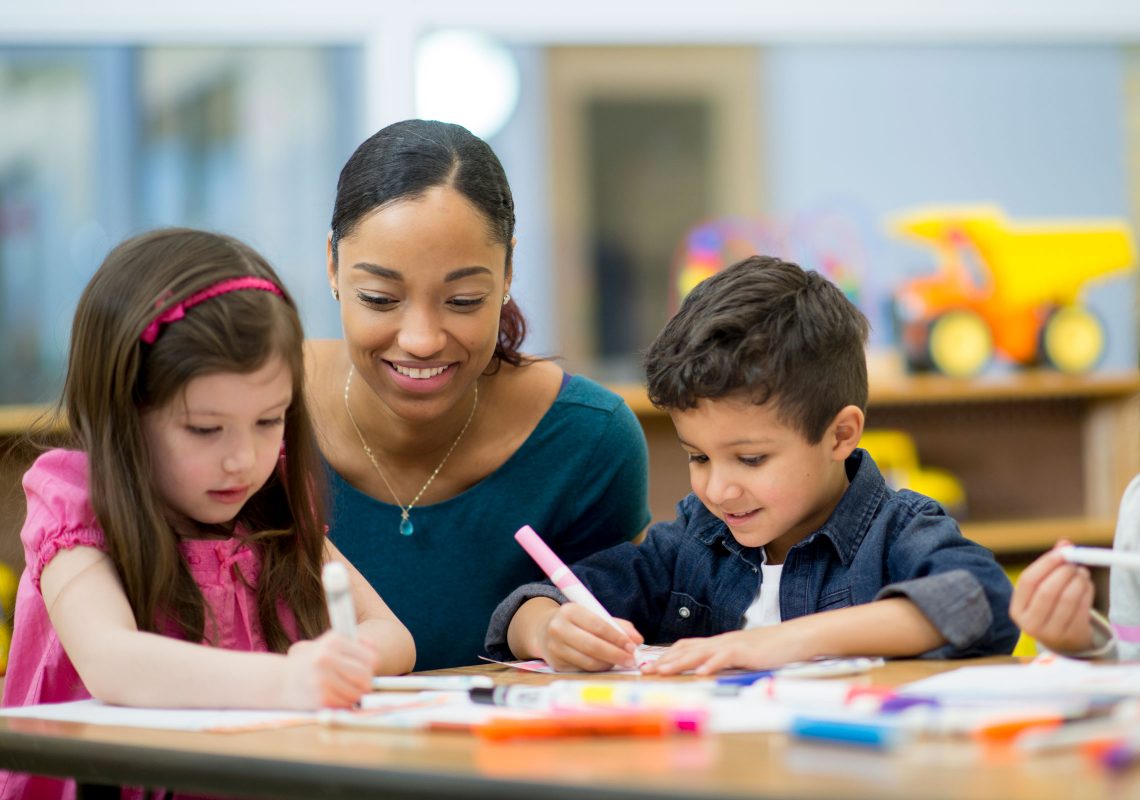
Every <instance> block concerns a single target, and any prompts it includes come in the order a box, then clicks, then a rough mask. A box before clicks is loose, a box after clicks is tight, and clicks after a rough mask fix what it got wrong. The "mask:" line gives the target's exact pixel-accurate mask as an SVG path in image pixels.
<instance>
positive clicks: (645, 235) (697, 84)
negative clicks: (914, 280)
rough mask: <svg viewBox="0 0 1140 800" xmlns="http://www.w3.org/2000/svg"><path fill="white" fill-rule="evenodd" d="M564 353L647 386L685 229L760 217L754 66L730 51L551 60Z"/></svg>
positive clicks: (586, 367) (634, 50)
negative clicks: (646, 371) (645, 366)
mask: <svg viewBox="0 0 1140 800" xmlns="http://www.w3.org/2000/svg"><path fill="white" fill-rule="evenodd" d="M548 65H549V68H548V73H549V89H548V91H549V95H550V102H549V107H550V109H551V111H550V113H551V119H550V128H549V129H550V136H551V145H550V164H551V179H550V183H551V192H552V195H551V209H552V216H553V219H554V225H553V228H554V230H555V231H556V232H557V233H556V238H555V242H554V248H553V251H554V265H555V281H556V285H555V295H556V296H557V297H558V298H559V305H558V308H559V311H560V316H559V320H558V330H559V341H560V344H561V353H562V354H563V355H564V356H565V358H566V360H567V362H568V364H569V366H570V368H571V369H577V370H582V371H587V372H589V373H590V374H592V375H594V376H595V377H598V378H601V379H603V380H608V381H635V382H640V380H641V369H640V363H639V355H638V354H639V351H641V350H643V349H644V348H645V347H646V346H647V345H648V344H649V342H650V341H651V340H652V338H653V336H654V335H655V334H656V333H657V331H658V330H660V328H661V326H662V325H663V324H664V323H665V320H666V319H667V317H668V297H669V282H670V273H671V270H672V266H673V260H674V257H675V254H676V252H677V248H678V247H679V246H680V245H681V243H682V239H683V237H684V235H685V233H686V231H687V230H688V229H689V228H690V227H692V226H693V225H694V224H696V223H697V222H700V221H701V220H703V219H706V218H708V217H710V216H736V215H740V216H745V215H748V214H755V213H756V212H757V211H758V210H759V206H760V203H759V195H760V188H759V187H760V186H761V177H762V176H761V174H760V168H759V154H760V152H761V150H762V148H761V142H760V137H759V133H758V125H757V120H756V110H757V108H758V107H759V100H760V98H759V75H760V70H759V56H758V54H757V51H756V50H754V49H752V48H736V47H554V48H550V49H549V50H548Z"/></svg>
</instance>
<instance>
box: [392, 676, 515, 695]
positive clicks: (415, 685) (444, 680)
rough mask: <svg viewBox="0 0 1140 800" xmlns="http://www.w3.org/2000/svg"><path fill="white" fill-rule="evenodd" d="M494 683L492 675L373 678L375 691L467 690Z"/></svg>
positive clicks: (487, 686)
mask: <svg viewBox="0 0 1140 800" xmlns="http://www.w3.org/2000/svg"><path fill="white" fill-rule="evenodd" d="M494 685H495V681H494V679H492V678H491V676H490V675H385V676H381V677H377V678H373V679H372V691H374V692H381V691H393V692H466V691H468V690H469V689H474V688H476V687H480V688H491V687H492V686H494Z"/></svg>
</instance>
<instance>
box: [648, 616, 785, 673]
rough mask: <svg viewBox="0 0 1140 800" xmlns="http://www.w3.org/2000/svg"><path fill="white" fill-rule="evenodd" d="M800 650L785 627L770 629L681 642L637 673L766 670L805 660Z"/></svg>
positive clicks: (682, 640) (776, 626)
mask: <svg viewBox="0 0 1140 800" xmlns="http://www.w3.org/2000/svg"><path fill="white" fill-rule="evenodd" d="M800 647H801V642H800V637H798V636H796V635H795V634H794V633H793V632H791V631H790V629H789V628H788V626H787V625H785V624H781V625H770V626H766V627H763V628H752V629H750V630H746V631H732V632H731V633H722V634H719V635H717V636H708V637H705V638H702V639H681V640H679V641H677V642H675V643H674V644H673V645H672V646H670V647H669V649H668V650H666V651H665V653H664V654H662V656H661V657H660V658H658V659H657V660H656V661H653V662H650V663H649V664H646V665H645V666H644V667H642V670H641V671H642V672H644V673H645V674H646V675H677V674H679V673H681V672H686V671H688V670H693V671H694V672H695V673H696V674H698V675H711V674H712V673H714V672H719V671H720V670H722V669H768V668H770V667H779V666H782V665H784V664H787V663H789V662H792V661H800V660H803V659H804V658H806V657H807V655H806V654H804V653H802V652H800Z"/></svg>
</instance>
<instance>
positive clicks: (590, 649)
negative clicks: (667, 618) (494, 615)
mask: <svg viewBox="0 0 1140 800" xmlns="http://www.w3.org/2000/svg"><path fill="white" fill-rule="evenodd" d="M515 539H516V540H517V541H518V543H519V544H520V545H522V547H523V549H524V550H526V551H527V553H529V554H530V557H531V558H533V559H534V560H535V562H536V563H537V564H538V565H539V567H541V568H542V571H543V572H545V573H546V576H547V577H548V578H550V580H551V582H552V583H553V584H554V585H555V586H557V587H558V588H559V590H560V591H561V592H562V593H563V594H564V595H566V598H567V599H568V600H569V601H570V602H568V603H566V604H564V605H561V606H560V605H559V604H558V603H556V602H555V601H553V600H551V599H549V598H545V597H536V598H534V599H533V600H530V601H528V602H527V603H526V604H525V605H524V606H523V608H522V609H520V610H519V612H520V613H519V619H518V623H519V627H518V629H517V630H520V631H526V632H529V633H530V635H531V637H532V638H533V640H532V642H531V648H529V649H531V650H532V652H537V653H540V654H541V656H542V658H543V660H544V661H546V663H547V664H549V665H550V666H551V667H553V668H554V669H556V670H558V671H560V672H562V671H576V670H582V671H586V672H600V671H602V670H607V669H610V668H611V667H614V666H619V667H626V668H630V669H632V668H636V667H637V666H638V663H637V656H636V653H637V648H638V647H639V646H641V645H642V644H644V642H645V640H644V638H643V637H642V636H641V634H640V633H638V632H637V629H636V628H634V627H633V625H632V624H630V623H629V622H628V621H627V620H624V619H614V618H613V617H612V616H610V614H609V612H608V611H606V609H605V608H604V607H603V606H602V605H601V603H599V602H598V600H597V598H595V597H594V596H593V595H592V594H590V591H589V590H588V589H587V588H586V587H585V586H583V585H582V582H581V581H579V580H578V578H577V577H576V576H575V575H574V573H573V572H571V571H570V568H569V567H567V566H566V565H565V564H563V563H562V559H560V558H559V557H558V556H557V555H555V553H554V551H553V550H551V549H550V547H549V546H547V544H546V543H545V542H544V541H542V539H541V538H539V536H538V534H537V533H535V531H534V529H533V528H531V527H530V526H529V525H524V526H523V527H522V528H520V529H519V530H518V532H517V533H515ZM513 627H514V622H512V628H513ZM522 635H526V634H522Z"/></svg>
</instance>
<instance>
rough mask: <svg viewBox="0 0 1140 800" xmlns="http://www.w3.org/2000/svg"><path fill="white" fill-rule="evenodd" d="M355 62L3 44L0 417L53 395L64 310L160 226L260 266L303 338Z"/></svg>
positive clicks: (330, 51) (332, 55) (312, 321)
mask: <svg viewBox="0 0 1140 800" xmlns="http://www.w3.org/2000/svg"><path fill="white" fill-rule="evenodd" d="M359 61H360V56H359V52H358V51H357V49H355V48H349V47H264V48H258V47H200V48H175V47H84V48H79V47H76V48H16V47H0V108H2V109H3V110H4V111H3V121H4V124H3V125H2V126H0V404H13V403H43V402H47V401H49V400H51V399H52V398H53V397H54V396H55V395H56V394H57V392H58V391H59V388H60V386H61V385H62V379H63V370H64V365H65V361H66V353H67V340H68V334H69V330H70V323H71V317H72V314H73V313H74V309H75V304H76V302H77V300H78V298H79V294H80V293H81V292H82V290H83V287H84V285H86V283H87V281H88V279H89V278H90V276H91V274H92V273H93V272H94V270H95V269H96V268H97V267H98V265H99V263H100V261H101V260H102V259H103V257H104V256H105V255H106V253H107V251H108V250H109V249H110V247H112V246H114V244H116V243H117V242H119V241H120V240H122V239H123V238H125V237H127V236H129V235H132V234H135V233H138V232H141V231H143V230H146V229H148V228H153V227H156V226H164V225H185V226H191V227H202V228H208V229H211V230H217V231H221V232H224V233H228V234H231V235H233V236H237V237H238V238H241V239H243V240H245V241H247V242H249V243H250V244H251V245H253V246H254V247H256V248H257V249H259V250H260V251H261V252H262V253H264V254H265V255H266V256H267V257H268V258H269V260H270V261H271V262H272V263H273V264H274V266H275V267H277V269H278V270H279V271H280V272H281V274H282V276H283V278H284V280H285V282H286V283H287V284H288V286H289V288H290V290H291V291H292V292H293V294H294V295H295V296H296V297H297V300H298V303H299V304H300V307H301V313H302V317H303V319H304V321H305V326H306V330H307V332H308V333H309V334H310V335H314V336H329V335H336V334H337V332H338V331H339V321H338V319H337V316H336V309H335V306H333V305H332V304H331V301H329V300H328V292H327V289H326V288H325V278H324V251H325V245H324V242H325V234H326V232H327V229H328V220H329V217H330V216H331V213H332V199H333V194H334V190H335V186H336V179H337V175H338V173H339V170H340V167H341V165H342V164H343V162H344V160H345V159H346V158H347V157H348V155H349V153H351V152H352V149H353V148H354V147H355V146H356V144H357V143H358V141H359V138H360V137H359V135H358V132H359V130H360V123H359V117H358V113H357V109H358V108H359V107H360V102H359V95H360V91H361V83H360V79H359V77H358V76H359V74H360V69H359Z"/></svg>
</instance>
